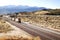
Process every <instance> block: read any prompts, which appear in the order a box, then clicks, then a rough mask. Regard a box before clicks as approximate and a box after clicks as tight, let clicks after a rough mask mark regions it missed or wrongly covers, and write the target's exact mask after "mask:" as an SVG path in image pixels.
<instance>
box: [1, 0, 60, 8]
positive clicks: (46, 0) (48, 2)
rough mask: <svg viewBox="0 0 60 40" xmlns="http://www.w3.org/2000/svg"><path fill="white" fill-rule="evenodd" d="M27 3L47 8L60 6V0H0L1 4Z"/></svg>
mask: <svg viewBox="0 0 60 40" xmlns="http://www.w3.org/2000/svg"><path fill="white" fill-rule="evenodd" d="M6 5H27V6H38V7H47V8H60V0H0V6H6Z"/></svg>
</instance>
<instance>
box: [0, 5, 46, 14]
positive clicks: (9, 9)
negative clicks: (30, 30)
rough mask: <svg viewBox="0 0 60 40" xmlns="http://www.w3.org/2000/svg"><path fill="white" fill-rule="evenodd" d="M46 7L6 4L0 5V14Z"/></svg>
mask: <svg viewBox="0 0 60 40" xmlns="http://www.w3.org/2000/svg"><path fill="white" fill-rule="evenodd" d="M43 9H47V8H45V7H31V6H22V5H19V6H15V5H8V6H0V14H4V13H15V12H32V11H37V10H43Z"/></svg>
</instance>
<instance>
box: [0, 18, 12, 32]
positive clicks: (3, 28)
mask: <svg viewBox="0 0 60 40" xmlns="http://www.w3.org/2000/svg"><path fill="white" fill-rule="evenodd" d="M11 30H13V29H12V28H11V27H10V25H9V24H7V23H6V22H5V21H4V20H2V19H0V33H6V32H8V31H11Z"/></svg>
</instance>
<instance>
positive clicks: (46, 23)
mask: <svg viewBox="0 0 60 40" xmlns="http://www.w3.org/2000/svg"><path fill="white" fill-rule="evenodd" d="M21 19H22V20H23V21H25V22H29V23H32V24H35V25H36V24H37V25H38V26H43V27H48V28H54V29H59V30H60V16H53V15H40V16H30V17H21Z"/></svg>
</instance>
